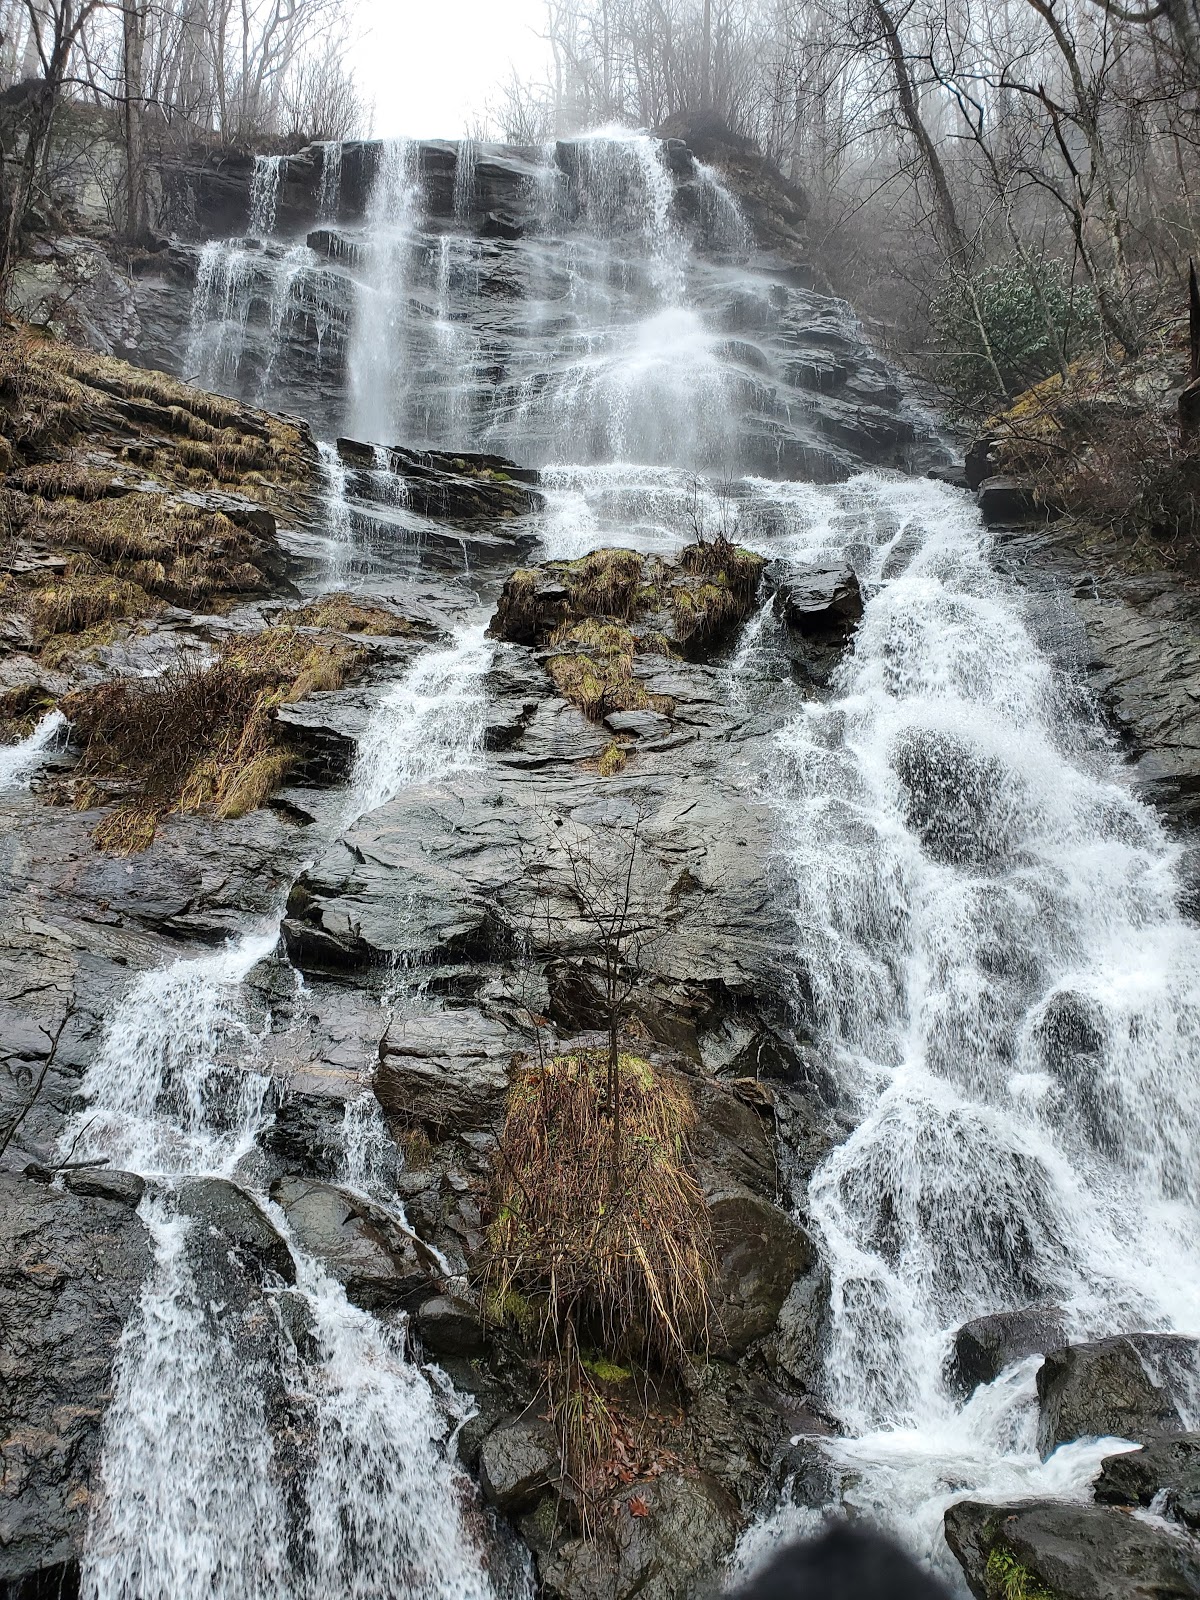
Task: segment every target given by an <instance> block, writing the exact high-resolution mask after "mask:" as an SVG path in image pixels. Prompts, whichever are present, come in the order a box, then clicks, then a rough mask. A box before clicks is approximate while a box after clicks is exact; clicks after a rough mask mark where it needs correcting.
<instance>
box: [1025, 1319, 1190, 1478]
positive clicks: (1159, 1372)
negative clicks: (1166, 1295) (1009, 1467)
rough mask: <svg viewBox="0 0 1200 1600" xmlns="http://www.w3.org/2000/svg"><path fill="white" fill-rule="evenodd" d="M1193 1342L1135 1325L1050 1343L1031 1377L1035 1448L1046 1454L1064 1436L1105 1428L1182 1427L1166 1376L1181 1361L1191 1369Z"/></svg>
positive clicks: (1137, 1431) (1121, 1432)
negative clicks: (1089, 1339) (1121, 1331)
mask: <svg viewBox="0 0 1200 1600" xmlns="http://www.w3.org/2000/svg"><path fill="white" fill-rule="evenodd" d="M1197 1349H1198V1346H1197V1342H1196V1341H1195V1340H1193V1339H1184V1338H1179V1337H1176V1336H1174V1335H1171V1334H1152V1333H1140V1334H1130V1335H1126V1336H1123V1337H1121V1338H1116V1339H1098V1340H1096V1341H1094V1342H1093V1343H1090V1344H1072V1345H1067V1346H1065V1347H1064V1348H1063V1349H1061V1350H1052V1351H1051V1352H1050V1353H1049V1354H1048V1355H1047V1357H1046V1360H1045V1362H1044V1363H1043V1365H1042V1367H1041V1370H1040V1371H1039V1372H1038V1377H1037V1389H1038V1402H1039V1405H1040V1407H1041V1415H1040V1418H1039V1421H1038V1448H1039V1450H1040V1451H1041V1452H1042V1454H1043V1456H1048V1455H1049V1454H1050V1452H1051V1451H1052V1450H1055V1449H1056V1448H1057V1447H1058V1446H1059V1445H1060V1444H1063V1443H1065V1442H1067V1441H1068V1440H1071V1439H1082V1438H1098V1437H1104V1436H1105V1435H1108V1434H1111V1435H1112V1436H1113V1437H1115V1438H1118V1439H1149V1438H1155V1437H1157V1436H1158V1435H1159V1434H1163V1433H1180V1432H1182V1431H1183V1424H1182V1422H1181V1421H1180V1418H1179V1412H1178V1410H1177V1408H1176V1405H1175V1402H1174V1401H1173V1399H1172V1398H1171V1392H1170V1387H1169V1384H1170V1379H1171V1374H1172V1370H1174V1371H1176V1372H1177V1371H1178V1370H1179V1366H1180V1364H1186V1365H1187V1366H1190V1367H1191V1368H1193V1369H1194V1367H1195V1363H1196V1354H1197ZM1148 1367H1150V1368H1151V1370H1147V1368H1148ZM1152 1372H1153V1374H1154V1375H1153V1376H1152Z"/></svg>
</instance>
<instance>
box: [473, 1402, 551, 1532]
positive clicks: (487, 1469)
mask: <svg viewBox="0 0 1200 1600" xmlns="http://www.w3.org/2000/svg"><path fill="white" fill-rule="evenodd" d="M558 1474H559V1455H558V1447H557V1445H556V1444H555V1441H554V1438H553V1436H552V1434H551V1432H550V1429H549V1428H548V1427H547V1425H546V1424H545V1423H544V1422H542V1421H541V1420H540V1419H538V1418H532V1419H531V1418H520V1419H516V1420H514V1421H511V1422H507V1423H503V1424H501V1426H500V1427H498V1428H494V1429H493V1430H492V1432H491V1433H489V1434H488V1436H487V1438H486V1439H485V1440H484V1441H483V1444H482V1446H481V1448H480V1452H479V1483H480V1487H481V1488H482V1490H483V1493H484V1498H485V1499H486V1500H487V1501H488V1502H489V1503H490V1504H491V1505H494V1506H495V1507H497V1509H498V1510H500V1511H504V1512H508V1513H514V1512H519V1511H528V1510H530V1509H531V1507H532V1506H533V1505H534V1504H535V1503H536V1501H537V1499H538V1498H539V1496H540V1495H541V1493H542V1490H543V1489H545V1488H546V1486H547V1484H549V1483H552V1482H553V1481H554V1480H555V1479H556V1478H557V1477H558Z"/></svg>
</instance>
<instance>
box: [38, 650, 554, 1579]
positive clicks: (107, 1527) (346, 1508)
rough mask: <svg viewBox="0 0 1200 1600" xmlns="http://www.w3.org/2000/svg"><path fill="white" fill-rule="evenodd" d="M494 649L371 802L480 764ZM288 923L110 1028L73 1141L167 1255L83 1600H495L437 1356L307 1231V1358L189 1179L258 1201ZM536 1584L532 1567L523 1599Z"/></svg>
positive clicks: (226, 953) (415, 684)
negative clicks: (291, 1455)
mask: <svg viewBox="0 0 1200 1600" xmlns="http://www.w3.org/2000/svg"><path fill="white" fill-rule="evenodd" d="M489 658H490V651H489V649H488V648H487V647H486V646H485V645H484V642H483V637H482V630H481V629H477V630H470V631H469V632H467V633H465V634H464V635H463V637H462V638H461V639H460V640H459V641H458V642H457V644H456V645H455V646H454V647H452V648H451V649H450V650H448V651H445V652H439V653H437V654H435V655H434V656H432V657H424V658H419V659H418V661H417V663H416V665H415V667H414V668H412V669H410V671H409V673H408V674H407V676H406V677H405V678H404V679H402V680H401V682H400V683H399V684H398V685H397V686H396V689H395V690H394V691H393V692H392V693H391V694H390V695H387V696H385V697H384V698H383V700H382V702H381V705H380V708H379V711H378V713H377V723H378V725H379V732H378V733H377V735H376V736H375V737H368V738H367V739H366V740H365V741H364V755H363V759H362V761H361V762H360V769H359V770H360V776H359V781H358V782H357V783H356V785H355V787H354V791H353V793H354V795H355V801H354V807H353V809H356V810H357V811H359V812H361V810H362V809H363V808H365V807H366V806H367V805H369V804H374V803H377V797H378V796H379V795H380V794H382V793H384V792H386V793H387V794H389V795H390V794H394V793H396V792H398V791H399V789H400V788H401V787H402V786H403V785H404V784H405V783H411V782H417V781H427V782H428V781H436V779H437V778H439V777H440V776H442V775H444V774H447V773H450V772H452V771H454V770H455V769H456V768H457V767H459V766H460V765H462V764H465V763H467V762H469V761H470V760H472V759H473V755H474V752H475V750H476V749H477V748H478V745H479V743H480V741H481V737H482V706H483V701H482V696H481V694H480V693H479V691H478V687H477V685H476V683H475V680H476V679H477V678H478V676H479V675H480V674H481V673H482V672H483V670H485V668H486V665H487V661H488V659H489ZM277 930H278V919H277V918H276V919H274V920H273V921H272V922H271V923H270V924H269V926H268V928H267V929H266V930H265V931H263V932H256V933H253V934H249V935H247V936H246V937H245V938H243V939H242V940H241V941H240V942H239V943H237V944H235V945H233V946H231V947H230V948H229V949H227V950H223V951H220V952H218V953H217V954H215V955H212V956H203V957H200V958H194V959H186V960H182V961H179V962H177V963H176V964H175V966H173V967H171V968H169V969H168V970H167V971H166V972H165V973H162V972H151V973H148V974H146V975H145V976H143V977H142V978H141V979H139V980H138V982H137V983H135V984H134V986H133V988H132V989H131V990H130V992H129V994H128V995H127V996H126V998H125V999H124V1001H123V1002H122V1003H121V1004H120V1005H119V1006H118V1008H117V1010H116V1012H115V1013H114V1015H113V1017H112V1019H111V1021H110V1022H109V1024H108V1026H107V1028H106V1031H105V1037H104V1040H103V1042H102V1045H101V1048H100V1050H99V1052H98V1054H97V1057H96V1059H95V1060H94V1061H93V1063H92V1065H91V1067H90V1068H89V1070H88V1073H87V1076H86V1079H85V1081H84V1085H83V1095H82V1098H83V1101H84V1108H83V1110H82V1111H81V1112H80V1114H79V1116H78V1118H77V1119H76V1122H75V1124H74V1125H73V1126H72V1127H71V1128H70V1129H68V1131H67V1133H66V1134H65V1135H64V1148H70V1150H71V1152H72V1155H75V1156H77V1155H79V1153H80V1152H81V1151H83V1152H92V1153H94V1154H98V1155H102V1156H105V1157H107V1158H110V1159H112V1160H113V1161H114V1162H116V1163H117V1164H119V1165H122V1166H124V1167H126V1168H129V1169H132V1170H137V1171H141V1172H143V1173H144V1174H146V1175H147V1176H148V1177H149V1178H150V1180H151V1190H150V1198H148V1200H147V1202H146V1208H145V1210H146V1220H147V1222H148V1224H149V1226H150V1229H151V1234H152V1238H153V1242H154V1246H155V1266H154V1268H153V1270H152V1272H151V1275H150V1277H149V1278H148V1280H147V1282H146V1285H145V1288H144V1290H143V1294H142V1299H141V1304H140V1307H139V1310H138V1313H137V1315H136V1316H135V1318H134V1319H133V1321H132V1322H131V1323H130V1325H129V1327H128V1328H127V1329H126V1333H125V1336H124V1339H123V1342H122V1348H121V1352H120V1356H119V1361H118V1368H117V1383H116V1392H115V1395H114V1399H113V1402H112V1404H111V1406H110V1408H109V1413H108V1417H107V1419H106V1429H105V1446H104V1454H103V1458H102V1464H101V1474H100V1477H101V1485H100V1493H99V1495H98V1496H97V1500H96V1505H95V1508H94V1511H93V1515H92V1518H91V1521H90V1524H89V1532H88V1541H87V1546H86V1549H85V1552H84V1556H83V1560H82V1590H83V1593H84V1594H85V1595H86V1596H87V1600H135V1597H136V1600H173V1597H174V1596H177V1595H179V1594H183V1593H190V1592H193V1590H194V1589H195V1588H197V1587H202V1588H203V1589H204V1590H205V1591H206V1592H209V1593H213V1594H215V1595H217V1596H222V1597H226V1600H257V1597H265V1596H267V1595H272V1596H280V1595H282V1596H286V1597H289V1600H301V1597H304V1600H307V1597H312V1600H318V1597H324V1596H328V1595H330V1594H342V1595H362V1596H373V1595H379V1594H389V1595H394V1596H397V1597H403V1600H495V1596H496V1593H497V1590H496V1587H495V1586H494V1585H493V1582H492V1579H491V1577H490V1576H489V1575H488V1570H487V1564H486V1561H485V1560H484V1558H483V1554H482V1552H481V1550H480V1549H479V1547H478V1545H477V1543H476V1542H475V1541H474V1540H473V1539H472V1538H471V1537H470V1536H469V1535H468V1533H467V1531H466V1528H465V1525H464V1518H463V1501H464V1490H463V1484H462V1481H461V1479H460V1477H459V1475H458V1470H457V1468H455V1467H454V1466H453V1465H452V1464H451V1463H450V1461H449V1459H448V1455H447V1449H446V1446H447V1441H448V1439H449V1437H450V1434H451V1431H452V1429H453V1427H454V1425H455V1423H456V1422H461V1421H462V1419H463V1416H464V1415H465V1412H464V1411H463V1409H462V1406H461V1402H458V1401H457V1400H456V1398H455V1397H454V1396H453V1395H452V1393H448V1392H447V1391H446V1390H445V1387H444V1385H443V1386H439V1388H438V1389H437V1390H435V1389H434V1388H433V1387H431V1384H430V1381H429V1380H428V1379H427V1377H426V1376H425V1374H424V1373H423V1372H422V1370H421V1369H420V1368H418V1367H417V1366H416V1365H414V1363H413V1361H412V1360H411V1358H410V1356H409V1354H408V1353H407V1350H406V1343H405V1333H404V1329H403V1327H402V1326H400V1327H385V1326H384V1325H382V1324H381V1323H379V1322H377V1321H376V1320H375V1319H374V1318H373V1317H372V1316H370V1315H369V1314H368V1313H366V1312H364V1311H360V1310H358V1309H357V1308H356V1307H354V1306H352V1305H351V1304H349V1302H348V1301H347V1299H346V1295H345V1291H344V1290H343V1289H342V1287H341V1286H340V1285H339V1284H337V1283H336V1282H334V1281H333V1279H331V1278H330V1277H329V1276H328V1274H326V1273H325V1272H324V1271H323V1269H322V1268H320V1267H319V1266H318V1265H317V1263H316V1262H315V1261H313V1260H312V1259H311V1258H310V1257H308V1256H307V1255H306V1254H305V1253H304V1251H303V1250H302V1249H301V1248H300V1247H299V1246H298V1245H297V1244H296V1243H294V1242H293V1243H292V1245H291V1253H292V1256H293V1258H294V1260H295V1262H296V1273H297V1288H296V1290H295V1291H286V1292H287V1293H290V1294H294V1293H298V1294H299V1296H300V1297H301V1300H302V1303H303V1306H304V1308H305V1313H304V1314H305V1316H306V1318H307V1319H308V1324H309V1326H308V1332H307V1335H306V1337H305V1339H304V1341H303V1346H304V1348H303V1351H301V1350H300V1349H298V1348H297V1346H296V1344H295V1342H294V1340H293V1338H292V1336H291V1333H290V1331H289V1330H290V1326H291V1324H290V1323H289V1321H288V1319H287V1317H285V1316H284V1315H283V1312H282V1309H281V1308H279V1307H278V1306H277V1304H276V1302H277V1300H278V1293H279V1292H283V1285H282V1284H279V1285H277V1286H276V1290H275V1291H273V1290H272V1286H271V1284H270V1283H268V1284H267V1285H266V1289H265V1293H264V1296H263V1299H262V1303H261V1304H260V1303H259V1302H258V1301H257V1300H256V1301H254V1302H252V1303H251V1304H250V1306H249V1307H248V1308H246V1309H245V1310H244V1311H242V1312H241V1313H239V1312H238V1310H237V1307H236V1305H231V1304H228V1303H226V1302H227V1297H228V1290H227V1289H226V1287H225V1284H224V1279H223V1278H221V1277H218V1279H217V1280H216V1281H215V1283H214V1282H210V1281H209V1279H208V1278H207V1277H206V1272H207V1270H208V1269H207V1268H206V1267H205V1260H206V1257H205V1253H204V1252H205V1244H204V1235H205V1231H206V1230H205V1227H204V1224H203V1223H202V1222H201V1221H197V1220H194V1219H193V1218H192V1217H191V1216H189V1215H188V1214H187V1213H186V1209H185V1208H184V1197H185V1196H186V1194H187V1193H188V1188H187V1184H188V1180H191V1179H195V1178H197V1177H199V1178H202V1179H203V1178H206V1177H207V1176H208V1175H210V1174H218V1175H225V1176H229V1177H236V1178H237V1179H238V1181H239V1183H240V1184H241V1186H242V1187H243V1188H244V1189H246V1190H248V1191H249V1192H250V1193H253V1181H254V1180H253V1167H254V1164H253V1160H252V1159H251V1158H252V1152H253V1151H254V1149H255V1147H256V1141H257V1139H258V1137H259V1135H260V1134H261V1133H262V1131H263V1129H264V1127H265V1126H266V1124H267V1122H268V1121H269V1116H270V1113H269V1111H268V1109H267V1095H268V1090H269V1088H270V1084H271V1079H270V1077H269V1075H268V1074H267V1073H266V1072H265V1071H262V1072H260V1071H258V1070H256V1066H255V1051H256V1045H257V1042H258V1037H259V1036H258V1033H257V1032H256V1029H255V1025H254V1023H253V1021H252V1020H251V1017H252V1015H253V1010H252V1007H251V1006H250V1005H249V1004H248V996H247V992H246V989H245V980H246V979H247V977H248V976H249V974H250V972H251V971H252V969H253V968H254V967H256V966H257V965H258V964H259V963H260V962H262V961H263V960H265V959H266V958H267V957H268V956H269V955H270V954H271V952H272V951H273V950H274V947H275V945H276V942H277V938H278V931H277ZM264 1021H265V1018H264ZM349 1116H350V1113H349V1112H348V1117H349ZM352 1120H353V1126H352V1127H351V1129H350V1130H349V1136H348V1138H347V1173H346V1176H347V1178H348V1179H349V1180H350V1182H351V1183H352V1185H353V1186H354V1187H356V1188H360V1189H362V1190H370V1189H372V1188H375V1187H377V1186H378V1183H379V1175H380V1173H381V1171H382V1170H383V1167H382V1165H381V1162H382V1161H383V1159H384V1156H383V1152H382V1150H381V1149H380V1148H379V1146H380V1144H381V1138H380V1136H381V1135H382V1134H383V1130H382V1128H381V1127H380V1126H378V1111H377V1108H375V1110H374V1118H371V1117H370V1116H368V1115H367V1114H366V1113H365V1112H364V1110H363V1109H362V1108H357V1107H356V1108H355V1111H354V1113H353V1119H352ZM360 1124H361V1126H359V1125H360ZM382 1142H386V1143H387V1144H390V1140H386V1136H384V1139H383V1141H382ZM392 1153H393V1159H394V1148H393V1152H392ZM181 1186H182V1187H181ZM257 1203H258V1205H259V1206H261V1207H262V1208H263V1209H265V1210H268V1211H272V1212H273V1215H274V1220H275V1222H276V1223H277V1225H278V1227H279V1229H280V1231H281V1232H282V1233H284V1234H285V1236H286V1234H287V1222H286V1218H285V1217H284V1216H283V1215H282V1213H279V1212H278V1211H275V1210H274V1208H272V1207H271V1206H270V1203H269V1201H267V1200H266V1198H265V1196H261V1195H260V1196H258V1197H257ZM281 1384H282V1390H281V1393H280V1394H277V1395H276V1403H277V1404H286V1405H288V1406H291V1407H293V1408H295V1407H299V1408H300V1410H301V1412H302V1413H303V1425H302V1426H301V1424H300V1423H297V1424H295V1425H294V1426H295V1427H296V1428H298V1429H299V1431H300V1432H302V1433H304V1435H305V1437H306V1438H307V1439H308V1441H309V1442H308V1445H307V1449H308V1450H309V1453H310V1457H311V1459H310V1460H308V1462H307V1472H306V1474H305V1475H304V1481H303V1489H302V1491H301V1490H298V1489H297V1488H296V1487H295V1486H294V1485H290V1484H289V1482H288V1481H287V1480H288V1468H287V1466H286V1464H285V1463H284V1462H283V1461H282V1460H281V1458H280V1448H281V1446H280V1442H279V1438H278V1437H277V1436H276V1433H275V1432H273V1431H272V1428H271V1426H270V1425H269V1421H268V1416H267V1410H266V1409H265V1407H266V1402H265V1400H264V1399H263V1395H264V1394H267V1393H269V1392H270V1391H272V1389H273V1388H274V1389H280V1387H281ZM286 1431H287V1430H285V1432H286ZM523 1583H524V1580H523V1577H522V1576H521V1574H520V1573H519V1572H516V1573H514V1574H512V1575H511V1581H509V1582H507V1583H506V1585H505V1592H506V1593H512V1594H513V1595H514V1596H515V1595H517V1594H519V1593H521V1592H523Z"/></svg>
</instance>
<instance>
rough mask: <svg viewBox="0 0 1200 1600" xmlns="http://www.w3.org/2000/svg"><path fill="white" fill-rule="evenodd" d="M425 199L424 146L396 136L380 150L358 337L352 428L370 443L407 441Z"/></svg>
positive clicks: (352, 366)
mask: <svg viewBox="0 0 1200 1600" xmlns="http://www.w3.org/2000/svg"><path fill="white" fill-rule="evenodd" d="M419 201H420V180H419V176H418V172H417V161H416V147H415V146H414V145H413V143H412V142H411V140H408V139H389V140H388V141H387V142H386V143H385V144H384V145H383V146H382V148H381V149H380V152H379V159H378V165H377V167H376V171H375V176H374V179H373V181H372V184H371V195H370V200H369V201H368V204H367V242H366V244H365V246H364V249H363V265H362V269H361V275H360V277H359V279H358V282H357V286H356V302H357V303H356V312H355V318H354V327H353V331H352V333H351V338H350V353H349V370H350V390H351V394H350V400H351V412H350V415H351V427H352V429H353V431H354V432H355V433H356V434H357V435H358V436H359V437H360V438H363V439H371V440H374V441H377V442H379V443H391V442H393V441H394V440H398V439H401V438H403V437H405V433H404V421H405V415H404V406H403V398H402V393H401V392H400V391H402V387H403V383H404V375H405V373H406V371H407V368H408V366H409V362H410V357H409V352H408V339H407V330H408V316H407V304H406V301H407V296H408V292H409V282H410V274H411V270H412V256H413V254H414V249H415V243H416V241H415V239H414V237H413V233H414V223H415V220H416V216H417V208H418V205H419Z"/></svg>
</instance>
